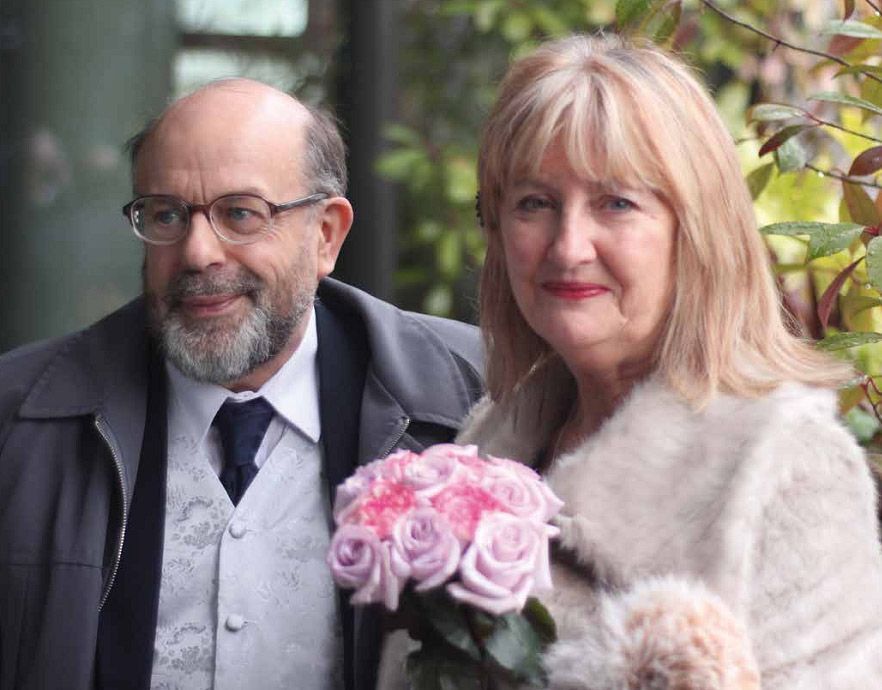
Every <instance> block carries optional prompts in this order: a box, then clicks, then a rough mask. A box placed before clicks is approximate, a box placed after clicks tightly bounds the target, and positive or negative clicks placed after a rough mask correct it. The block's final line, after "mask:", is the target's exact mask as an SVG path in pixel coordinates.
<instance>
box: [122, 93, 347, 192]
mask: <svg viewBox="0 0 882 690" xmlns="http://www.w3.org/2000/svg"><path fill="white" fill-rule="evenodd" d="M243 133H247V134H255V133H261V136H263V138H264V139H266V140H268V139H274V140H275V143H274V148H276V149H277V150H281V151H283V152H286V153H287V154H288V155H289V156H290V160H291V163H292V166H293V167H292V170H291V173H292V174H293V175H297V176H300V175H302V177H303V181H304V183H305V184H308V185H309V186H310V187H311V188H312V189H314V190H315V191H322V192H326V193H327V194H329V195H331V196H343V195H345V193H346V160H345V157H346V151H345V147H344V145H343V142H342V139H341V137H340V134H339V131H338V129H337V124H336V122H335V120H334V118H333V116H331V115H330V114H329V113H327V112H326V111H325V110H323V109H321V108H315V107H311V106H308V105H306V104H304V103H301V102H300V101H299V100H297V99H296V98H294V97H293V96H290V95H289V94H287V93H284V92H282V91H279V90H278V89H275V88H273V87H271V86H268V85H267V84H263V83H261V82H258V81H254V80H251V79H242V78H234V79H223V80H219V81H216V82H212V83H210V84H207V85H205V86H203V87H201V88H200V89H198V90H196V91H194V92H193V93H191V94H189V95H187V96H184V97H182V98H180V99H178V100H177V101H175V102H173V103H172V104H171V105H169V106H168V107H167V108H166V109H165V110H164V111H163V112H162V114H161V115H159V117H157V118H155V119H154V120H152V121H151V122H150V123H149V124H148V125H147V126H146V127H144V129H142V130H141V131H140V132H139V133H138V134H136V135H135V136H134V137H132V138H131V139H130V140H129V142H128V144H127V148H128V150H129V152H130V155H131V163H132V180H133V183H134V186H135V190H136V191H138V189H139V179H138V177H139V173H138V171H139V160H140V159H141V157H142V154H144V153H145V151H146V150H147V149H149V148H150V146H151V145H152V144H153V143H155V142H156V141H158V140H161V141H162V143H163V144H165V145H167V146H170V147H172V148H177V147H178V146H179V145H180V146H192V145H193V144H194V143H195V142H198V141H203V142H205V144H206V145H209V146H210V145H213V144H212V141H211V137H216V138H217V143H218V144H221V143H222V142H224V141H229V140H231V139H232V138H234V137H240V136H242V134H243Z"/></svg>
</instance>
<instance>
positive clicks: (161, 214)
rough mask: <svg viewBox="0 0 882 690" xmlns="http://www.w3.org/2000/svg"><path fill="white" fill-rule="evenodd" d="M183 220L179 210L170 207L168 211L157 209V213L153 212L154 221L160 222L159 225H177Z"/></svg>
mask: <svg viewBox="0 0 882 690" xmlns="http://www.w3.org/2000/svg"><path fill="white" fill-rule="evenodd" d="M182 221H183V217H182V216H181V212H180V211H178V210H173V209H169V210H166V211H156V213H154V214H153V222H154V223H158V224H159V225H176V224H178V223H181V222H182Z"/></svg>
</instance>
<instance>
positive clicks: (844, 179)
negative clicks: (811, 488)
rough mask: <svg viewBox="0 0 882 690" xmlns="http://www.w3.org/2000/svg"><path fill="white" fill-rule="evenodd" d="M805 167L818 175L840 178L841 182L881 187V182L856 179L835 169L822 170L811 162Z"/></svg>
mask: <svg viewBox="0 0 882 690" xmlns="http://www.w3.org/2000/svg"><path fill="white" fill-rule="evenodd" d="M805 167H806V168H808V169H809V170H814V171H815V172H816V173H818V174H819V175H823V176H824V177H832V178H834V179H837V180H841V181H842V182H851V183H852V184H859V185H861V186H862V187H873V188H875V189H882V184H879V183H878V182H867V181H866V180H861V179H858V178H857V177H851V176H850V175H843V174H842V173H838V172H836V171H835V170H823V169H821V168H818V167H816V166H814V165H812V164H811V163H806V164H805Z"/></svg>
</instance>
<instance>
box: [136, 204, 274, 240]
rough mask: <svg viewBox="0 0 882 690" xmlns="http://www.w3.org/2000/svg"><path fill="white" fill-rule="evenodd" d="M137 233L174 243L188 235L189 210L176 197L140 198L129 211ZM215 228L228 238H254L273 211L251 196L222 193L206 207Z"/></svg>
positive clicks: (265, 224)
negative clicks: (224, 194) (221, 195)
mask: <svg viewBox="0 0 882 690" xmlns="http://www.w3.org/2000/svg"><path fill="white" fill-rule="evenodd" d="M131 214H132V220H133V221H134V225H135V228H136V229H137V230H138V232H139V233H140V234H141V235H142V236H143V237H145V238H146V239H148V240H151V241H154V242H162V243H166V242H174V241H176V240H179V239H181V238H182V237H183V236H184V235H186V234H187V228H188V226H189V224H190V211H189V209H188V207H187V205H186V204H185V203H184V202H183V201H181V200H180V199H176V198H175V197H164V196H154V197H145V198H143V199H139V200H138V201H137V202H136V203H135V204H134V205H133V206H132V210H131ZM209 216H210V220H211V223H212V225H213V226H214V228H215V230H216V231H217V232H218V233H219V234H220V235H222V236H223V237H224V238H225V239H227V240H232V241H233V242H242V241H248V240H253V239H255V238H256V237H257V236H259V235H260V234H261V233H263V232H265V231H266V230H267V229H269V227H270V224H271V221H272V212H271V209H270V207H269V204H267V203H266V202H265V201H264V200H263V199H260V198H258V197H253V196H247V195H241V196H225V197H221V198H219V199H216V200H215V201H214V203H212V205H211V207H210V208H209Z"/></svg>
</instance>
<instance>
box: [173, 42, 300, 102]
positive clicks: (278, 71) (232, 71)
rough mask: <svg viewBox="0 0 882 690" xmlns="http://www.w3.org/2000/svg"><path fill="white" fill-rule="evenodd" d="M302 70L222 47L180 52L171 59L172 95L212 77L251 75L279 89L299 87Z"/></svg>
mask: <svg viewBox="0 0 882 690" xmlns="http://www.w3.org/2000/svg"><path fill="white" fill-rule="evenodd" d="M301 74H302V72H301V71H300V70H298V69H297V65H296V64H294V63H292V62H291V61H290V60H285V59H282V58H274V57H265V56H261V57H255V56H252V55H243V54H238V53H234V52H227V51H223V50H205V49H192V50H182V51H179V52H178V54H177V55H176V56H175V62H174V84H175V92H176V93H175V95H176V96H182V95H184V94H187V93H190V92H191V91H193V90H195V89H196V88H198V87H199V86H201V85H203V84H205V83H207V82H209V81H212V80H214V79H223V78H225V77H250V78H251V79H256V80H258V81H262V82H264V83H265V84H269V85H271V86H275V87H276V88H277V89H281V90H282V91H286V92H292V91H296V90H298V88H299V87H300V86H301V84H302V82H303V78H302V76H301Z"/></svg>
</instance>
